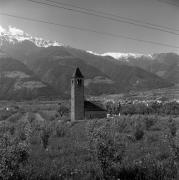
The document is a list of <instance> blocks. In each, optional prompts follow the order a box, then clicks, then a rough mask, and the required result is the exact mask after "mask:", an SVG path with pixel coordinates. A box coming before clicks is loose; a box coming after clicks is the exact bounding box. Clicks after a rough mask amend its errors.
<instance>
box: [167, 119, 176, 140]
mask: <svg viewBox="0 0 179 180" xmlns="http://www.w3.org/2000/svg"><path fill="white" fill-rule="evenodd" d="M169 130H170V133H171V135H172V136H173V137H174V136H176V132H177V127H176V123H175V121H174V120H173V119H169Z"/></svg>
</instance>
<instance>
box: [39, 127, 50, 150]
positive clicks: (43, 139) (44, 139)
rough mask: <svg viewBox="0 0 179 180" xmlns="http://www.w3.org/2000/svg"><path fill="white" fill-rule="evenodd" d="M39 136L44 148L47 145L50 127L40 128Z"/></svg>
mask: <svg viewBox="0 0 179 180" xmlns="http://www.w3.org/2000/svg"><path fill="white" fill-rule="evenodd" d="M40 137H41V142H42V145H43V147H44V149H46V148H47V146H48V143H49V138H50V129H49V128H48V127H44V128H43V129H42V130H41V133H40Z"/></svg>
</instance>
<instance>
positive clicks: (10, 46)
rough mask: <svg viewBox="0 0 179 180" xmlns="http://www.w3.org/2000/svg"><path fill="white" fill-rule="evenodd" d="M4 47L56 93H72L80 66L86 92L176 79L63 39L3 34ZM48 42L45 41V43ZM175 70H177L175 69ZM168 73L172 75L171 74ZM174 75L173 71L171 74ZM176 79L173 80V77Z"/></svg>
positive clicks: (166, 84) (166, 83) (145, 87)
mask: <svg viewBox="0 0 179 180" xmlns="http://www.w3.org/2000/svg"><path fill="white" fill-rule="evenodd" d="M0 42H1V43H0V44H1V49H2V50H3V51H4V52H5V53H6V54H7V55H8V56H9V57H13V58H15V59H18V60H19V61H21V62H22V63H23V64H25V66H26V67H28V68H29V69H30V70H31V71H32V72H33V73H35V74H36V76H38V78H39V79H40V80H42V81H43V82H45V83H46V84H48V85H49V86H51V87H52V88H53V89H55V91H56V92H55V93H53V95H55V96H56V95H59V94H60V95H64V94H65V96H69V95H70V78H71V75H72V73H73V71H74V70H75V68H76V67H77V66H79V67H80V69H81V70H82V73H83V74H84V76H85V78H86V81H85V87H86V94H91V95H101V94H113V93H115V94H117V93H121V92H128V91H130V90H136V91H138V90H150V89H156V88H164V87H170V86H172V85H173V83H171V82H170V78H168V79H169V81H168V80H165V79H164V77H162V78H161V77H159V76H158V75H157V73H156V74H153V72H148V69H147V68H144V67H140V66H138V67H136V66H135V67H134V65H133V64H132V63H128V64H127V63H124V62H122V61H117V60H116V59H114V58H112V57H110V56H101V55H96V54H95V55H94V54H92V53H89V52H87V51H84V50H79V49H75V48H71V47H68V46H62V45H61V44H60V43H58V44H57V43H55V42H54V43H52V42H50V41H44V40H43V39H40V38H32V37H31V36H28V35H27V34H25V33H24V34H23V33H22V34H20V35H16V36H12V35H9V34H8V33H6V35H1V36H0ZM44 42H45V43H44ZM174 74H175V72H174ZM168 76H169V75H168ZM172 76H173V75H172ZM172 82H173V81H172Z"/></svg>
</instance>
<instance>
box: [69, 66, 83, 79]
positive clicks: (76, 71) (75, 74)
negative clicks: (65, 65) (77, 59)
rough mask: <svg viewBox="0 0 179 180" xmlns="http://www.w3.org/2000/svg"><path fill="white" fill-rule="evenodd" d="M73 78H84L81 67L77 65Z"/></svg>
mask: <svg viewBox="0 0 179 180" xmlns="http://www.w3.org/2000/svg"><path fill="white" fill-rule="evenodd" d="M72 77H73V78H84V76H83V75H82V73H81V71H80V69H79V68H78V67H77V68H76V70H75V72H74V73H73V76H72Z"/></svg>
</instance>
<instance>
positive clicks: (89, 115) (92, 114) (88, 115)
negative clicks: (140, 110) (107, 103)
mask: <svg viewBox="0 0 179 180" xmlns="http://www.w3.org/2000/svg"><path fill="white" fill-rule="evenodd" d="M106 117H107V113H106V112H105V111H85V119H95V118H97V119H102V118H106Z"/></svg>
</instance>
